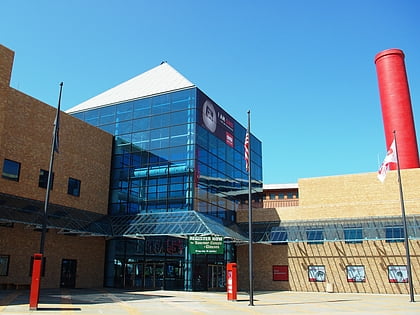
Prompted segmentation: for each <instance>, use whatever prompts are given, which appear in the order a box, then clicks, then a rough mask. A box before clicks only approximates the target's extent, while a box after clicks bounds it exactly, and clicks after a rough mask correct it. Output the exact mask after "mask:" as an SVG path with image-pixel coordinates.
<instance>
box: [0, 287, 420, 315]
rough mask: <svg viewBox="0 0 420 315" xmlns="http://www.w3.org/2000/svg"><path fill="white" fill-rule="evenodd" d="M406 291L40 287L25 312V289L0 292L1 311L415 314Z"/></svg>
mask: <svg viewBox="0 0 420 315" xmlns="http://www.w3.org/2000/svg"><path fill="white" fill-rule="evenodd" d="M415 299H416V301H418V302H409V300H410V299H409V296H408V295H376V294H345V293H302V292H256V293H255V295H254V306H249V300H248V295H247V294H246V293H240V294H238V300H237V301H236V302H232V301H227V300H226V294H225V293H213V292H178V291H124V290H117V289H99V290H90V289H89V290H87V289H74V290H58V289H57V290H41V296H40V301H39V305H38V307H39V308H38V310H36V311H30V310H29V304H28V303H29V302H28V301H29V292H28V291H20V290H17V291H9V290H3V291H0V315H4V314H13V315H16V314H32V315H34V314H37V315H38V314H49V315H51V314H60V315H74V314H80V315H96V314H105V315H167V314H168V315H173V314H182V315H189V314H191V315H202V314H207V315H210V314H212V315H222V314H229V315H235V314H240V315H244V314H292V315H293V314H349V313H354V314H381V315H383V314H392V315H397V314H401V315H402V314H404V315H410V314H413V315H414V314H416V315H418V314H420V296H416V297H415Z"/></svg>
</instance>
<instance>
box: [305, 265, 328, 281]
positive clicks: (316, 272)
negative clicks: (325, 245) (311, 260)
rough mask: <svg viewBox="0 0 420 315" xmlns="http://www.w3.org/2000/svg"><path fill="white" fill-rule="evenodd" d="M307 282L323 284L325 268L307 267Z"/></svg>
mask: <svg viewBox="0 0 420 315" xmlns="http://www.w3.org/2000/svg"><path fill="white" fill-rule="evenodd" d="M308 277H309V282H325V266H308Z"/></svg>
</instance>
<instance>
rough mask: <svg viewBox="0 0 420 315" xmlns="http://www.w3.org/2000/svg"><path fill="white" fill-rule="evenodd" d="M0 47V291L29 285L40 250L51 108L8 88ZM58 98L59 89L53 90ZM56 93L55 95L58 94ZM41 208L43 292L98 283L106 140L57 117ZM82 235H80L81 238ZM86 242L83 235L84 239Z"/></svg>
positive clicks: (8, 55)
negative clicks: (54, 148) (51, 165)
mask: <svg viewBox="0 0 420 315" xmlns="http://www.w3.org/2000/svg"><path fill="white" fill-rule="evenodd" d="M13 59H14V53H13V51H11V50H9V49H7V48H6V47H4V46H1V45H0V167H1V170H2V175H1V177H0V287H6V288H13V287H28V286H29V284H30V281H31V278H30V269H31V257H32V255H33V254H34V253H37V252H39V248H40V235H41V233H40V227H41V226H42V217H43V213H44V200H45V195H46V178H47V177H48V169H49V161H50V153H51V141H52V131H53V122H54V118H55V115H56V109H55V108H53V107H51V106H49V105H47V104H44V103H42V102H40V101H38V100H36V99H34V98H32V97H30V96H28V95H25V94H24V93H21V92H19V91H17V90H16V89H14V88H12V87H10V77H11V72H12V65H13ZM57 92H58V85H57ZM57 94H58V93H57ZM60 116H61V118H60V133H59V139H60V141H59V153H57V154H56V155H55V161H54V169H53V175H54V176H53V186H52V190H51V193H50V206H49V208H48V232H47V233H46V234H47V235H46V244H45V256H44V257H45V262H46V263H45V267H46V270H45V272H48V275H49V276H48V277H46V278H45V279H43V281H41V285H42V286H43V287H59V286H64V287H66V286H69V287H73V286H77V287H98V286H102V283H103V269H104V251H105V238H104V235H106V233H107V231H106V229H107V227H106V225H102V224H101V220H103V218H104V215H106V214H107V205H108V187H109V174H110V166H111V151H112V136H111V135H110V134H108V133H106V132H104V131H102V130H99V129H97V128H95V127H92V126H90V125H88V124H86V123H84V122H82V121H80V120H78V119H76V118H73V117H71V116H69V115H67V114H65V113H62V114H61V115H60ZM82 236H83V237H82ZM84 236H89V237H84Z"/></svg>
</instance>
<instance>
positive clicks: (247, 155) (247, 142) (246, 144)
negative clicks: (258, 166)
mask: <svg viewBox="0 0 420 315" xmlns="http://www.w3.org/2000/svg"><path fill="white" fill-rule="evenodd" d="M244 149H245V168H246V171H247V172H249V132H248V131H247V132H246V135H245V143H244Z"/></svg>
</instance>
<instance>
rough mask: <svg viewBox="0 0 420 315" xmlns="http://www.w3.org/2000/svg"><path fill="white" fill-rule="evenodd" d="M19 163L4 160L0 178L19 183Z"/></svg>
mask: <svg viewBox="0 0 420 315" xmlns="http://www.w3.org/2000/svg"><path fill="white" fill-rule="evenodd" d="M19 174H20V163H19V162H15V161H12V160H8V159H4V162H3V171H2V174H1V176H2V177H3V178H6V179H10V180H14V181H16V182H18V181H19Z"/></svg>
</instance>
